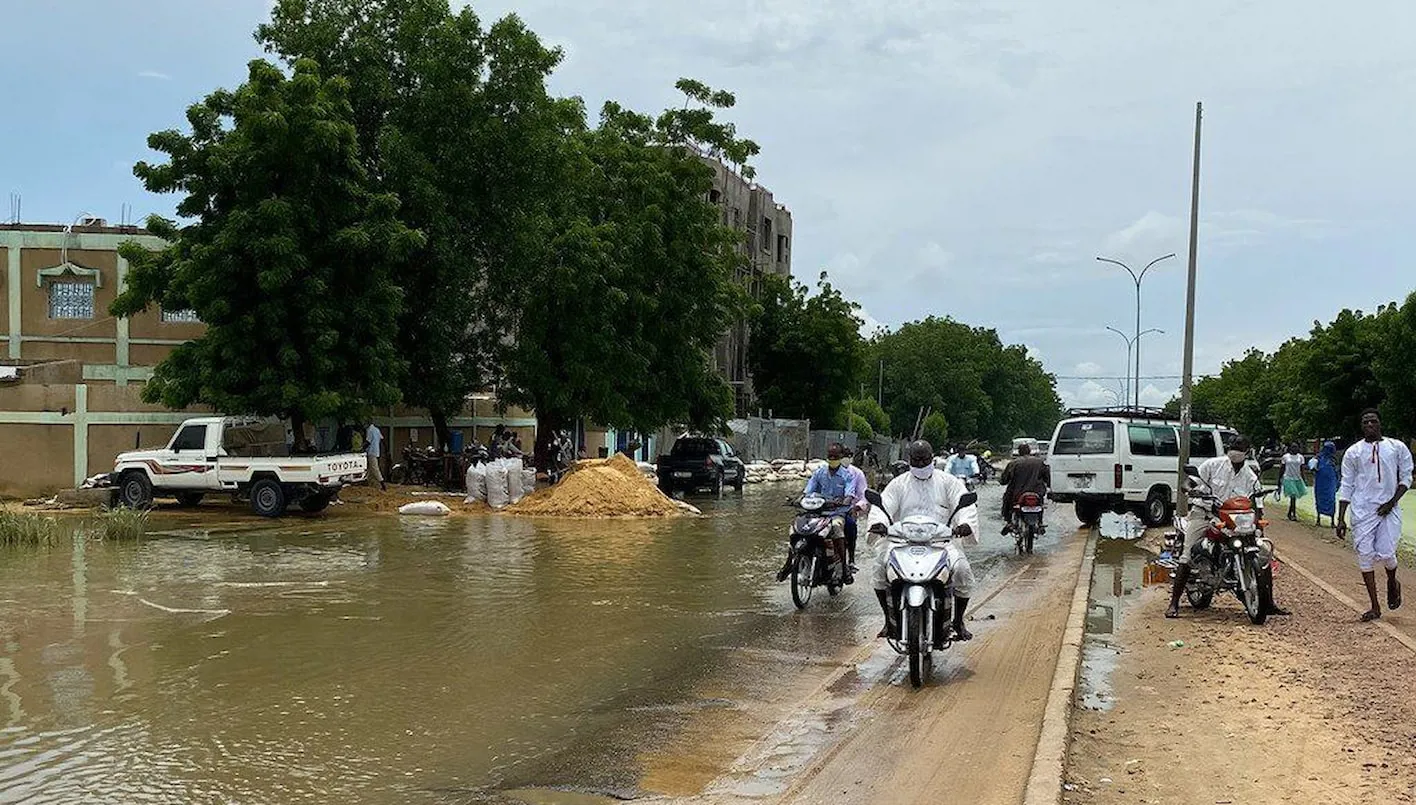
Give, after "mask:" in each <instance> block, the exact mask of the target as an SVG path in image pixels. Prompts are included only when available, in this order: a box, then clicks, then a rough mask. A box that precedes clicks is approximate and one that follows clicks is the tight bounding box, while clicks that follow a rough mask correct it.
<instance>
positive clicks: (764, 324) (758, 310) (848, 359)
mask: <svg viewBox="0 0 1416 805" xmlns="http://www.w3.org/2000/svg"><path fill="white" fill-rule="evenodd" d="M857 310H859V305H857V304H856V303H854V302H852V301H850V300H849V299H846V298H845V297H844V296H842V295H841V292H840V291H838V290H836V288H834V287H833V286H832V285H831V283H830V282H829V281H828V280H827V279H826V274H825V273H824V272H823V273H822V274H821V276H820V277H819V278H818V279H817V283H816V292H815V293H814V294H813V293H810V292H809V290H808V288H807V287H806V286H805V285H803V284H802V283H800V282H797V281H795V280H793V279H791V278H787V277H778V276H768V277H764V278H763V282H762V292H761V296H760V299H759V300H758V303H757V305H756V306H755V307H754V310H753V316H752V325H751V330H750V336H749V338H748V352H747V356H748V367H749V369H750V370H751V372H752V384H753V390H754V392H755V393H756V396H757V401H758V404H759V405H760V406H761V407H763V408H767V409H770V410H772V411H774V412H775V413H777V414H778V415H782V416H794V417H803V418H807V419H810V420H811V421H812V422H817V423H835V422H840V421H841V420H842V411H843V408H844V403H845V401H846V398H847V397H849V396H851V393H852V392H853V391H856V388H855V386H856V383H857V380H858V378H859V377H860V374H861V371H862V368H863V367H864V365H865V364H864V360H865V349H864V343H863V342H862V340H861V337H860V325H861V321H860V318H859V317H857V315H856V311H857ZM852 429H856V428H854V427H853V426H852Z"/></svg>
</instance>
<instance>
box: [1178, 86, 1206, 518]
mask: <svg viewBox="0 0 1416 805" xmlns="http://www.w3.org/2000/svg"><path fill="white" fill-rule="evenodd" d="M1203 111H1204V110H1203V106H1202V105H1201V104H1200V103H1198V102H1196V103H1195V164H1194V175H1193V177H1192V179H1191V185H1190V275H1189V278H1188V280H1187V281H1186V283H1185V369H1184V377H1183V379H1182V380H1181V381H1180V467H1179V470H1178V471H1179V474H1180V477H1179V480H1178V482H1177V486H1176V487H1175V488H1176V489H1177V490H1179V491H1178V492H1177V493H1176V494H1177V500H1178V503H1179V505H1180V511H1181V512H1189V510H1190V497H1189V495H1187V494H1185V490H1186V488H1187V487H1188V484H1187V482H1186V478H1185V465H1187V464H1189V463H1190V390H1191V387H1192V385H1193V380H1194V370H1195V265H1196V260H1197V256H1198V255H1197V252H1198V249H1199V241H1200V120H1201V118H1202V115H1203Z"/></svg>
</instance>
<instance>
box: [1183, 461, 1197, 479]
mask: <svg viewBox="0 0 1416 805" xmlns="http://www.w3.org/2000/svg"><path fill="white" fill-rule="evenodd" d="M1185 474H1186V475H1188V476H1190V477H1191V478H1198V477H1200V469H1199V467H1196V466H1195V465H1193V464H1186V465H1185Z"/></svg>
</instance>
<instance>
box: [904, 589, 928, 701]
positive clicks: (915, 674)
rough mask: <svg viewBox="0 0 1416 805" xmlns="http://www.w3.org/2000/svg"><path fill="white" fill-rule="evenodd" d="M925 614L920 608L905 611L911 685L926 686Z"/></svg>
mask: <svg viewBox="0 0 1416 805" xmlns="http://www.w3.org/2000/svg"><path fill="white" fill-rule="evenodd" d="M924 640H925V636H924V612H923V610H921V609H920V608H919V607H910V608H908V609H906V610H905V642H906V643H907V644H908V645H907V648H908V650H909V657H910V684H911V685H913V686H915V687H916V688H918V687H920V686H922V685H923V684H924V663H925V657H926V655H927V653H928V649H926V648H925V647H924Z"/></svg>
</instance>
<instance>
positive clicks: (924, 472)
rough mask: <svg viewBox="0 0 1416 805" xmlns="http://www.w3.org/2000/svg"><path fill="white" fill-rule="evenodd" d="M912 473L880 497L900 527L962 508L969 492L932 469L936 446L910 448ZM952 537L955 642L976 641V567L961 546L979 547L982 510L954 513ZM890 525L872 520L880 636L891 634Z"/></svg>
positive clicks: (873, 580) (922, 444)
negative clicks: (969, 624) (967, 622)
mask: <svg viewBox="0 0 1416 805" xmlns="http://www.w3.org/2000/svg"><path fill="white" fill-rule="evenodd" d="M907 453H908V455H907V458H908V459H909V464H910V471H909V472H907V473H905V474H903V475H900V476H898V477H896V478H895V479H894V480H893V481H891V482H890V484H889V485H888V486H886V487H885V491H884V492H883V493H882V494H881V496H880V498H881V501H880V502H881V508H882V509H884V512H883V513H884V514H886V515H889V518H890V520H891V522H896V523H898V522H899V521H900V520H901V519H903V518H905V517H910V516H912V515H921V516H925V517H933V518H936V519H940V520H942V519H943V518H945V517H948V516H949V513H950V512H954V509H955V507H956V506H958V504H959V499H960V498H962V497H963V496H964V495H965V494H967V493H968V489H967V488H966V487H965V486H964V482H963V481H961V480H959V479H958V478H955V477H954V476H952V475H950V474H949V473H947V472H944V471H943V470H937V469H935V468H934V448H932V447H930V446H929V442H925V441H917V442H913V443H911V444H910V446H909V449H908V451H907ZM952 522H954V523H957V525H955V526H954V536H955V537H956V539H954V540H951V541H950V542H949V545H948V548H947V551H948V554H949V564H950V566H951V567H952V568H953V574H952V576H951V580H952V583H953V585H954V624H953V628H954V639H955V640H972V639H973V635H972V634H970V633H969V630H968V629H967V628H965V627H964V612H965V610H967V609H968V606H969V596H970V595H972V594H973V584H974V575H973V568H972V567H970V566H969V560H968V557H967V556H964V552H963V551H962V550H961V549H960V548H959V540H960V539H962V540H963V541H964V542H965V543H966V544H968V545H977V544H978V507H977V506H969V507H968V508H966V509H964V510H963V511H960V512H956V513H955V514H954V518H953V521H952ZM886 528H887V526H886V523H885V519H884V517H876V516H875V515H874V513H872V516H871V525H870V531H871V534H872V538H873V539H875V540H876V546H875V547H876V553H875V562H874V567H873V568H872V572H871V584H872V586H874V587H875V597H876V598H877V599H878V600H879V601H880V609H881V611H883V612H884V613H885V628H884V629H882V630H880V634H879V637H885V636H886V635H887V634H889V630H890V624H891V621H892V620H893V619H894V612H893V610H892V609H891V608H890V593H889V590H890V584H889V581H888V579H887V578H886V575H885V565H886V562H888V561H889V559H890V543H889V541H888V540H883V539H880V538H879V535H880V534H882V533H884V531H885V530H886Z"/></svg>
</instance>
